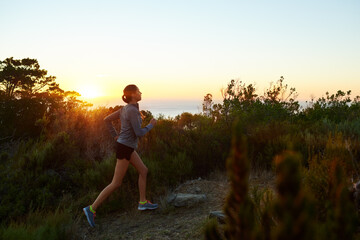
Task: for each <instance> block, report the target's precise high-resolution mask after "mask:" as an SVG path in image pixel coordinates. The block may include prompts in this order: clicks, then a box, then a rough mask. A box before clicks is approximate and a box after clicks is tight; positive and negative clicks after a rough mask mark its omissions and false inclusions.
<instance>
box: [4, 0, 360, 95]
mask: <svg viewBox="0 0 360 240" xmlns="http://www.w3.org/2000/svg"><path fill="white" fill-rule="evenodd" d="M0 31H1V35H0V59H1V60H3V59H5V58H7V57H11V56H13V57H14V58H25V57H30V58H36V59H38V60H39V63H40V65H41V67H42V68H44V69H46V70H48V71H49V73H50V74H51V75H54V76H56V77H57V81H58V82H59V83H60V86H61V87H62V88H63V89H65V90H77V91H79V92H80V93H83V94H85V90H86V89H88V91H90V92H93V94H94V95H96V94H97V95H102V96H105V97H114V96H121V95H122V89H123V88H124V87H125V86H126V85H127V84H130V83H135V84H137V85H138V86H139V87H140V90H141V91H142V92H143V98H149V99H151V98H179V99H199V98H200V99H202V97H203V96H204V95H205V94H206V93H212V94H213V95H214V97H215V98H221V94H220V89H221V88H222V87H225V86H226V84H227V83H228V82H229V81H230V80H231V79H240V80H242V81H244V82H245V83H255V84H256V86H257V88H258V90H259V93H262V92H263V91H264V89H265V88H266V87H267V86H268V85H269V83H270V82H271V81H276V80H277V79H279V77H280V76H284V77H285V81H286V83H288V84H289V85H290V86H291V87H295V88H296V89H297V91H298V93H299V100H301V99H309V98H310V96H311V95H314V96H316V97H320V96H322V95H324V93H325V92H326V91H330V92H335V91H336V90H338V89H342V90H349V89H351V90H352V91H353V93H354V95H355V94H356V95H360V1H358V0H339V1H331V0H326V1H320V0H319V1H314V0H312V1H307V0H305V1H289V0H287V1H257V0H254V1H226V0H224V1H219V0H217V1H211V0H206V1H198V0H191V1H186V0H182V1H169V0H167V1H137V0H133V1H119V0H118V1H115V0H114V1H106V0H105V1H89V0H87V1H76V0H73V1H18V0H12V1H0Z"/></svg>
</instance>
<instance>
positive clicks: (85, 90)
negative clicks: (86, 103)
mask: <svg viewBox="0 0 360 240" xmlns="http://www.w3.org/2000/svg"><path fill="white" fill-rule="evenodd" d="M78 92H79V93H80V94H81V97H82V98H84V99H93V98H97V97H101V96H102V92H101V90H100V89H99V88H97V87H96V86H93V85H87V86H83V87H81V89H80V90H79V91H78Z"/></svg>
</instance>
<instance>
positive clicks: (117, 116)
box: [104, 108, 121, 137]
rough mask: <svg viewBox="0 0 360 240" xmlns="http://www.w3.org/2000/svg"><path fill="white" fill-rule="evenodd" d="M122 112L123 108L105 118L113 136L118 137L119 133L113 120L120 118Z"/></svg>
mask: <svg viewBox="0 0 360 240" xmlns="http://www.w3.org/2000/svg"><path fill="white" fill-rule="evenodd" d="M120 114H121V108H120V109H119V110H117V111H115V112H113V113H111V114H110V115H108V116H106V117H105V118H104V121H105V124H106V127H107V128H108V129H109V132H110V134H111V136H113V137H116V136H117V135H118V134H117V132H116V130H115V128H114V126H113V125H112V121H114V120H117V119H119V118H120Z"/></svg>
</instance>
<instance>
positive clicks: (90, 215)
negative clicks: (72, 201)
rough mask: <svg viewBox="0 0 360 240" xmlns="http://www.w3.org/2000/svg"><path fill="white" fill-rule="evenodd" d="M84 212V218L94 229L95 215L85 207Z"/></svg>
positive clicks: (88, 207)
mask: <svg viewBox="0 0 360 240" xmlns="http://www.w3.org/2000/svg"><path fill="white" fill-rule="evenodd" d="M83 210H84V213H85V215H86V218H87V220H88V222H89V224H90V226H91V227H95V216H96V213H95V212H92V211H91V210H90V206H87V207H84V208H83Z"/></svg>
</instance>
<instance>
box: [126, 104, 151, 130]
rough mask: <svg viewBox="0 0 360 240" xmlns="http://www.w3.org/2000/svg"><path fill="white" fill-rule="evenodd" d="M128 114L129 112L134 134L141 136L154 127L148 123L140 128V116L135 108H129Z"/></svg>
mask: <svg viewBox="0 0 360 240" xmlns="http://www.w3.org/2000/svg"><path fill="white" fill-rule="evenodd" d="M128 114H129V119H130V123H131V126H132V128H133V129H134V132H135V134H136V136H138V137H142V136H144V135H145V134H146V133H147V132H148V131H150V130H151V129H152V128H153V127H154V125H153V124H151V123H149V124H148V125H147V126H146V127H144V128H141V117H140V113H139V111H138V110H137V109H135V108H132V109H129V112H128Z"/></svg>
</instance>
